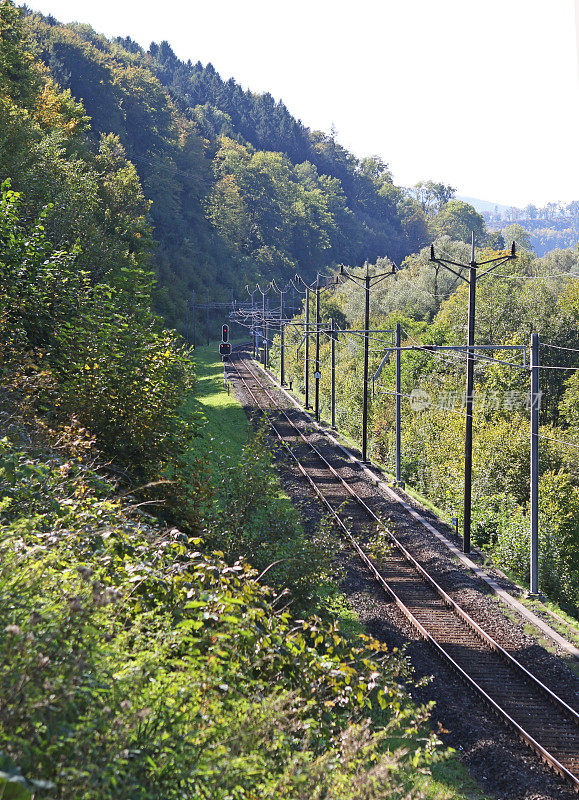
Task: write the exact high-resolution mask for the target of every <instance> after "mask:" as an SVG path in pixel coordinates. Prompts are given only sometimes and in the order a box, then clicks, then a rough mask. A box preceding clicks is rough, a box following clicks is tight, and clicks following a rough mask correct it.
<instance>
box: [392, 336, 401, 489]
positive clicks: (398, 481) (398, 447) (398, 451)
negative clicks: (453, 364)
mask: <svg viewBox="0 0 579 800" xmlns="http://www.w3.org/2000/svg"><path fill="white" fill-rule="evenodd" d="M401 338H402V337H401V325H400V323H399V322H397V323H396V338H395V340H394V341H395V343H396V484H397V485H400V484H401V483H402V474H401V460H402V459H401V452H402V447H401V438H402V437H401V427H402V425H401V409H400V405H401V402H400V401H401V400H402V389H401V383H402V381H401V374H400V346H401Z"/></svg>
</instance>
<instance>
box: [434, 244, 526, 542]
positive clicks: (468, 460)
mask: <svg viewBox="0 0 579 800" xmlns="http://www.w3.org/2000/svg"><path fill="white" fill-rule="evenodd" d="M474 255H475V254H474V231H473V233H472V236H471V258H470V263H469V264H460V263H459V262H457V261H451V260H450V259H447V258H435V255H434V245H431V246H430V260H431V261H434V262H436V263H438V264H442V266H444V267H446V269H448V270H449V271H450V272H452V273H453V274H454V275H456V276H457V277H458V278H460V279H461V280H463V281H466V282H467V283H468V285H469V291H468V334H467V351H466V422H465V434H464V520H463V525H462V528H463V542H462V549H463V552H465V553H470V531H471V518H472V410H473V400H474V397H473V392H474V330H475V314H476V308H475V306H476V282H477V280H478V279H479V278H482V277H483V276H484V275H488V273H489V272H492V270H494V269H496V267H498V266H500V265H501V264H504V263H505V262H506V261H511V260H512V259H514V258H516V257H517V256H516V251H515V243H514V242H513V244H512V247H511V253H510V255H507V256H504V255H503V256H498V257H497V258H489V259H487V260H486V261H481V262H477V261H476V259H475V257H474ZM449 264H452V265H453V266H455V267H458V268H459V269H461V270H462V269H468V278H466V277H465V276H464V275H463V274H462V273H461V272H457V271H456V270H454V269H452V268H451V267H450V266H449ZM484 264H492V265H493V266H492V267H489V269H486V270H485V271H484V272H483V273H481V274H480V275H479V274H477V268H478V267H481V266H483V265H484Z"/></svg>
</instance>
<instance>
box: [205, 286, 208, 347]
mask: <svg viewBox="0 0 579 800" xmlns="http://www.w3.org/2000/svg"><path fill="white" fill-rule="evenodd" d="M205 310H206V314H205V324H206V326H207V344H209V289H207V305H206V307H205Z"/></svg>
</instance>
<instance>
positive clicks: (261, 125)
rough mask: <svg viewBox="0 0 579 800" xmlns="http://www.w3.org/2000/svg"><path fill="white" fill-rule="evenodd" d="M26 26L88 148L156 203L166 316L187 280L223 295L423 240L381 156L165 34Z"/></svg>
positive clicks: (40, 21) (175, 312)
mask: <svg viewBox="0 0 579 800" xmlns="http://www.w3.org/2000/svg"><path fill="white" fill-rule="evenodd" d="M26 28H27V32H28V35H29V36H30V43H31V46H32V47H33V50H34V53H35V54H36V55H37V56H38V57H39V58H40V59H42V61H43V62H44V63H45V64H46V66H47V67H48V69H49V70H50V74H51V75H52V77H53V79H54V80H55V81H56V82H57V83H58V85H59V86H60V87H61V88H62V89H65V90H70V92H71V96H72V98H74V99H75V100H76V101H82V103H83V107H84V109H85V110H86V113H87V115H88V116H89V117H90V120H91V128H90V139H91V140H92V142H93V147H94V148H95V149H96V148H97V147H98V139H99V136H100V135H102V134H110V133H112V134H114V135H115V136H118V138H119V141H120V143H121V144H122V146H123V148H124V149H125V151H126V153H127V156H128V158H130V160H131V162H132V163H134V165H135V168H136V170H137V173H138V175H139V177H140V179H141V182H142V186H143V192H144V195H145V197H146V198H147V199H148V200H151V201H152V206H151V209H150V215H151V219H152V223H153V235H154V238H155V241H156V243H157V247H156V249H155V251H154V255H153V263H154V264H155V267H156V269H157V272H158V276H159V283H160V289H161V291H160V294H159V297H158V300H157V305H158V308H159V309H160V311H161V312H162V313H163V315H164V316H165V317H166V318H167V319H168V320H169V321H170V322H171V323H173V324H175V323H176V322H177V321H180V320H181V319H182V316H183V302H184V297H185V295H186V293H187V291H188V290H190V289H192V288H195V289H197V290H200V289H203V288H206V287H210V288H211V294H212V297H213V298H214V299H225V298H227V299H229V297H230V293H231V290H233V292H234V294H236V295H237V296H240V295H241V294H243V293H244V285H245V284H246V283H247V282H248V281H251V282H255V281H256V280H260V279H263V278H264V277H267V278H272V277H275V278H278V279H284V278H288V277H289V276H291V275H293V274H294V273H295V271H296V269H299V270H301V271H303V272H304V273H305V274H306V275H309V276H313V275H314V274H315V271H316V270H318V269H322V268H324V267H325V266H327V265H331V264H336V263H342V262H343V263H360V262H362V261H363V260H364V259H375V258H377V257H379V256H383V255H385V254H386V253H387V254H389V255H390V256H391V257H392V258H394V259H396V260H401V259H402V258H403V257H404V256H406V255H407V254H409V253H410V252H413V251H414V250H416V249H417V248H418V247H420V246H421V245H423V244H425V242H426V221H425V218H424V214H423V211H422V208H421V207H420V204H418V203H416V202H415V201H414V200H413V199H412V198H410V197H407V196H406V195H405V194H404V193H403V192H402V191H401V190H400V189H398V188H397V187H395V186H394V185H393V182H392V177H391V175H390V172H389V170H388V167H387V165H386V164H384V163H383V162H381V161H380V160H379V159H376V158H366V159H362V160H359V159H357V158H356V157H355V156H354V155H352V154H351V153H349V152H348V151H346V150H345V149H344V148H343V147H341V146H340V145H339V144H338V142H336V141H335V139H334V137H333V136H332V135H326V134H323V133H320V132H316V131H311V130H309V129H308V128H306V127H305V126H304V125H302V124H301V123H299V122H297V121H296V120H295V119H294V118H293V117H292V116H291V115H290V114H289V112H288V110H287V109H286V108H285V106H284V105H283V104H282V103H276V102H275V101H274V100H273V98H272V97H271V96H270V95H268V94H266V95H255V94H252V93H251V92H249V91H243V90H242V89H241V88H240V87H239V86H238V85H237V84H236V83H235V82H234V81H233V80H229V81H227V82H224V81H222V80H221V78H220V77H219V75H218V74H217V73H216V72H215V70H214V69H213V67H212V66H211V65H210V64H209V65H207V66H202V65H201V64H199V63H197V64H192V63H190V62H188V63H183V62H181V61H179V60H178V59H177V58H176V57H175V55H174V53H173V52H172V50H171V48H170V46H169V45H168V44H167V43H166V42H164V43H162V44H161V45H156V44H154V43H153V44H152V45H151V47H150V49H149V51H148V52H144V51H143V50H142V49H141V48H140V47H139V46H138V45H137V44H135V43H134V42H133V41H131V39H130V38H124V39H120V38H119V39H116V40H114V41H108V40H107V39H105V38H104V37H103V36H100V35H98V34H96V33H95V32H94V31H93V30H92V29H91V28H90V27H89V26H87V25H66V26H63V25H59V24H58V23H57V22H56V21H55V20H54V19H52V18H43V17H41V16H40V15H36V14H29V15H28V16H27V19H26ZM15 188H20V186H19V185H18V184H17V185H16V187H15ZM23 188H24V187H23Z"/></svg>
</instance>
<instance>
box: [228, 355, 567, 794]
mask: <svg viewBox="0 0 579 800" xmlns="http://www.w3.org/2000/svg"><path fill="white" fill-rule="evenodd" d="M231 365H232V367H233V371H234V376H235V377H236V379H237V380H239V381H240V383H241V384H242V386H243V388H244V389H245V391H246V392H247V394H248V395H249V396H250V397H251V398H252V400H253V403H254V404H255V406H256V408H257V409H258V410H260V411H262V412H274V415H275V417H274V415H272V414H271V413H270V414H267V420H268V423H269V425H270V427H271V429H272V430H273V432H274V433H275V435H276V436H277V437H278V438H279V440H280V441H281V442H282V443H283V445H284V447H285V448H286V450H287V452H288V454H289V455H290V458H291V459H292V460H293V461H294V463H295V465H296V467H297V469H298V470H299V471H300V473H301V474H302V475H303V476H304V477H305V478H306V480H307V481H308V483H309V484H310V486H311V488H312V489H313V491H314V492H315V493H316V494H317V496H318V497H319V499H320V500H321V502H322V503H323V504H324V506H325V507H326V508H327V509H328V511H329V512H330V513H331V515H332V517H333V519H334V520H335V522H336V524H337V525H338V527H339V528H340V530H341V531H342V533H343V534H344V536H345V537H346V539H347V540H348V541H349V542H350V544H351V545H352V547H353V548H354V550H355V551H356V553H357V555H358V556H359V557H360V558H361V559H362V561H363V562H364V564H365V565H366V567H367V568H368V569H369V570H370V572H371V573H372V575H373V577H374V579H375V580H376V581H377V582H378V583H379V584H380V586H381V587H382V589H384V591H385V592H386V593H387V594H388V595H389V597H390V598H391V599H392V600H394V602H395V603H396V605H397V606H398V608H399V609H400V611H401V612H402V613H403V614H404V616H405V617H406V618H407V619H408V621H409V622H410V623H411V624H412V625H413V626H414V628H415V629H416V630H417V631H418V632H419V634H420V635H421V636H422V637H423V638H424V639H426V640H427V641H428V642H429V644H430V645H431V646H432V647H433V649H434V650H435V651H436V652H437V653H438V655H439V656H440V657H441V658H442V659H443V660H444V661H445V662H446V664H448V665H450V666H451V667H452V668H453V669H454V670H455V672H456V673H457V674H458V675H459V676H460V678H461V679H462V680H463V681H464V683H465V684H466V685H467V686H468V687H469V688H470V689H472V690H474V691H475V692H476V693H477V694H478V695H479V697H481V698H482V699H483V701H484V702H485V703H486V704H487V706H489V707H490V708H491V710H492V711H493V712H494V713H495V714H496V715H497V716H498V717H499V718H500V719H502V720H503V721H504V722H505V723H506V724H507V725H508V726H510V728H511V729H514V731H515V732H516V733H517V735H518V736H519V737H520V738H521V739H522V740H523V741H524V742H525V743H526V744H527V745H528V746H529V747H530V748H531V749H532V750H534V751H535V753H536V754H537V755H538V756H539V757H540V758H541V759H542V760H543V761H544V762H545V763H546V764H548V765H549V766H550V767H551V768H552V769H553V770H555V772H557V773H558V774H559V775H561V776H562V777H563V778H564V779H565V780H566V781H567V782H568V783H569V784H570V785H571V786H572V787H573V788H574V789H575V791H576V792H577V793H579V714H578V713H577V711H576V710H575V709H573V708H571V707H570V706H569V705H568V704H567V703H565V702H564V701H563V700H562V699H561V698H560V697H558V696H557V695H556V694H555V693H554V692H552V691H551V690H550V689H549V688H548V687H547V686H545V685H544V684H543V683H541V681H539V680H538V679H537V678H536V677H535V676H534V675H532V674H531V673H530V672H529V671H528V670H527V669H525V667H524V666H522V664H520V663H519V662H518V661H516V659H514V658H513V657H512V656H511V655H510V654H509V653H508V652H507V651H506V650H504V649H503V648H502V647H501V646H500V645H499V644H498V643H497V642H496V641H495V640H494V639H493V638H492V637H491V636H490V635H489V634H488V633H486V632H485V631H484V630H483V629H482V628H481V627H480V626H479V625H478V624H477V623H476V622H475V621H474V620H473V619H472V618H471V617H470V616H469V614H468V613H467V612H466V611H464V610H463V609H462V608H461V607H460V606H459V605H457V603H455V601H454V600H453V599H452V598H451V597H450V596H449V595H448V594H447V593H446V592H445V591H444V590H443V589H442V588H441V587H440V586H439V584H438V583H437V582H436V581H435V580H434V579H433V578H432V577H431V576H430V575H429V574H428V573H427V572H426V571H425V570H424V569H423V567H422V566H421V565H420V564H419V563H418V562H417V561H416V560H415V559H414V558H413V556H412V555H411V554H410V553H409V552H408V551H407V550H406V549H405V548H404V546H403V545H402V544H401V543H400V542H399V541H398V540H397V539H396V536H395V535H394V533H393V532H392V531H391V530H389V529H388V528H387V526H386V525H384V523H383V521H382V520H381V519H380V518H379V516H378V515H377V514H376V513H375V512H374V511H373V510H372V508H370V506H369V505H368V503H367V502H366V501H365V500H364V499H363V498H362V497H361V496H360V495H359V494H358V493H357V492H356V491H355V490H354V489H353V488H352V486H351V485H350V483H349V482H348V481H346V480H344V478H343V477H342V476H341V475H340V473H339V470H338V469H336V468H335V467H334V466H332V464H331V463H330V461H329V460H328V459H327V458H326V457H325V456H324V455H323V454H322V452H320V450H319V449H318V448H317V447H316V446H315V445H314V444H313V443H312V442H311V441H310V440H309V438H308V430H307V421H306V420H304V418H303V417H301V416H300V413H299V412H298V411H296V410H294V409H286V408H283V407H282V406H281V405H280V403H279V402H278V400H277V399H276V397H275V396H274V395H273V394H272V390H271V386H268V385H267V384H266V382H265V380H264V379H263V378H262V376H261V375H258V374H257V373H256V372H255V371H254V369H253V368H252V366H250V362H249V361H248V359H246V358H244V357H243V356H241V357H238V355H237V354H236V355H234V358H233V360H232V361H231ZM232 377H233V376H232ZM345 501H349V502H348V504H347V506H346V507H345V506H344V503H345ZM369 525H370V526H372V527H375V526H380V529H381V530H382V531H383V532H384V533H385V535H386V537H387V540H388V541H389V544H390V547H389V549H388V552H387V553H386V554H385V555H384V556H381V557H380V565H379V569H378V567H377V566H376V564H375V563H374V561H373V560H372V558H370V556H369V555H368V554H367V552H366V551H365V550H364V546H363V545H364V538H365V535H367V531H368V528H369Z"/></svg>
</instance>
